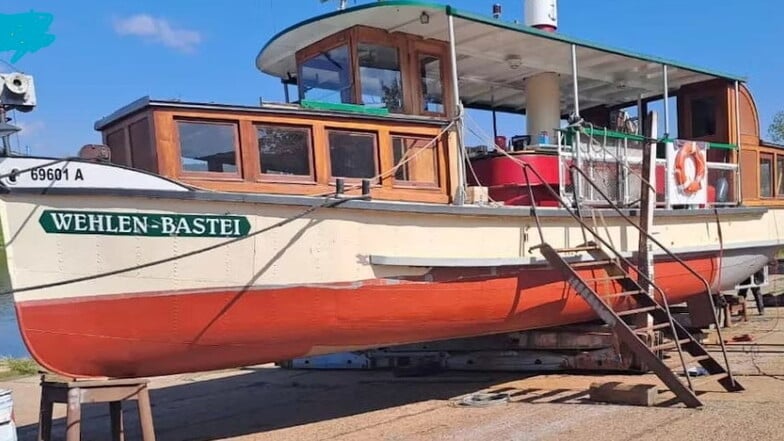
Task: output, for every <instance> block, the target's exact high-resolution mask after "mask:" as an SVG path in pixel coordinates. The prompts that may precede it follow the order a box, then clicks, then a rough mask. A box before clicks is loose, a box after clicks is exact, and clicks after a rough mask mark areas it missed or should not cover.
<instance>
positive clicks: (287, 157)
mask: <svg viewBox="0 0 784 441" xmlns="http://www.w3.org/2000/svg"><path fill="white" fill-rule="evenodd" d="M256 132H257V135H258V139H259V161H260V162H261V173H263V174H272V175H291V176H310V175H311V159H310V129H307V128H299V127H281V126H256Z"/></svg>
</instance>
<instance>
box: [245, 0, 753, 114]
mask: <svg viewBox="0 0 784 441" xmlns="http://www.w3.org/2000/svg"><path fill="white" fill-rule="evenodd" d="M423 12H425V13H427V15H428V16H429V21H428V22H427V23H426V24H423V23H422V22H421V21H420V16H421V14H422V13H423ZM450 15H451V16H453V17H454V23H455V40H456V49H457V70H458V74H459V78H460V82H459V87H460V98H461V100H462V101H463V104H465V105H466V106H467V107H479V108H496V109H499V110H505V111H512V112H524V111H525V107H526V102H525V93H524V92H525V87H526V79H527V78H528V77H531V76H533V75H535V74H538V73H541V72H555V73H558V74H560V76H561V101H562V105H561V108H562V110H563V113H564V114H567V113H569V112H571V111H572V110H573V109H572V107H573V106H572V103H573V101H574V98H573V95H574V93H573V86H572V59H571V45H572V44H574V45H575V46H576V53H577V67H578V85H579V94H580V107H581V108H588V107H593V106H596V105H602V104H605V105H617V104H625V103H631V102H634V101H636V100H637V99H638V97H639V96H640V95H642V97H643V99H645V98H650V97H656V96H660V95H661V94H662V93H663V69H662V65H667V66H668V81H669V89H670V90H669V92H670V93H673V92H675V91H677V90H678V89H680V88H681V87H682V86H685V85H688V84H693V83H699V82H703V81H707V80H711V79H724V80H727V81H740V82H743V81H745V79H744V78H742V77H739V76H735V75H729V74H723V73H720V72H715V71H711V70H708V69H703V68H699V67H695V66H690V65H687V64H684V63H679V62H675V61H671V60H665V59H661V58H658V57H652V56H646V55H642V54H637V53H633V52H629V51H626V50H622V49H616V48H610V47H606V46H602V45H598V44H594V43H589V42H586V41H582V40H579V39H574V38H571V37H567V36H564V35H563V34H560V33H551V32H544V31H540V30H538V29H535V28H532V27H528V26H524V25H520V24H515V23H509V22H505V21H502V20H499V19H494V18H492V17H485V16H481V15H477V14H474V13H469V12H464V11H460V10H457V9H455V8H453V7H451V6H446V5H439V4H433V3H425V2H421V1H411V0H387V1H383V2H373V3H368V4H364V5H360V6H356V7H353V8H349V9H346V10H343V11H337V12H333V13H329V14H325V15H321V16H318V17H315V18H312V19H309V20H306V21H304V22H302V23H299V24H296V25H294V26H291V27H289V28H288V29H285V30H284V31H282V32H280V33H279V34H277V35H276V36H274V37H273V38H272V39H271V40H270V41H269V42H268V43H267V45H266V46H264V48H262V50H261V51H260V52H259V55H258V56H257V58H256V66H257V67H258V69H259V70H261V71H262V72H264V73H267V74H270V75H273V76H277V77H279V78H284V79H285V78H288V77H289V76H296V73H297V66H296V61H295V53H296V52H297V51H298V50H300V49H302V48H304V47H307V46H310V45H311V44H313V43H315V42H317V41H319V40H321V39H323V38H325V37H327V36H329V35H332V34H334V33H336V32H339V31H342V30H345V29H348V28H350V27H352V26H355V25H360V24H361V25H365V26H370V27H374V28H379V29H384V30H387V31H389V32H404V33H407V34H412V35H417V36H420V37H423V38H428V39H436V40H442V41H449V33H448V17H449V16H450ZM510 58H517V59H519V60H520V65H519V67H517V68H513V64H514V63H510V62H509V59H510Z"/></svg>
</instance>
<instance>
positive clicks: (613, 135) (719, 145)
mask: <svg viewBox="0 0 784 441" xmlns="http://www.w3.org/2000/svg"><path fill="white" fill-rule="evenodd" d="M580 131H581V132H582V133H584V134H586V135H589V136H593V137H594V138H595V139H596V138H603V137H607V138H609V139H628V140H630V141H639V142H644V141H647V140H648V139H647V138H646V137H644V136H642V135H636V134H633V133H623V132H617V131H614V130H609V129H604V128H595V127H594V128H591V127H583V128H582V129H581V130H580ZM565 132H566V133H567V135H570V134H571V132H572V130H568V129H567V130H565ZM657 141H658V142H674V141H675V139H673V138H663V139H659V140H657ZM708 146H709V147H710V148H712V149H727V150H737V148H738V146H737V145H736V144H727V143H724V142H708Z"/></svg>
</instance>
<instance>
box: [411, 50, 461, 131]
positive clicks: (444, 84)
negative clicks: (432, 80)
mask: <svg viewBox="0 0 784 441" xmlns="http://www.w3.org/2000/svg"><path fill="white" fill-rule="evenodd" d="M447 52H448V51H447V45H446V44H445V43H441V44H438V43H435V42H430V41H412V42H411V43H410V45H409V52H408V53H409V54H410V56H411V57H412V60H411V66H412V75H411V78H409V80H410V81H413V82H414V84H413V85H412V89H413V91H414V92H415V94H414V95H415V96H416V98H415V99H414V102H415V104H416V109H417V111H416V114H417V115H426V116H433V117H441V118H444V117H446V116H447V115H448V114H449V103H450V102H451V99H452V89H451V79H450V78H449V72H450V70H449V69H448V63H449V58H448V57H447ZM423 55H429V56H431V57H436V58H438V60H439V61H440V63H441V100H442V101H443V106H444V111H443V112H429V111H426V110H424V101H423V100H422V82H421V81H420V77H419V59H420V57H421V56H423Z"/></svg>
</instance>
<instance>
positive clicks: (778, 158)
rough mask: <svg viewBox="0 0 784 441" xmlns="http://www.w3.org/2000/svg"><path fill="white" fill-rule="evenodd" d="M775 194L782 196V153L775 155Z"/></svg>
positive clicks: (783, 189)
mask: <svg viewBox="0 0 784 441" xmlns="http://www.w3.org/2000/svg"><path fill="white" fill-rule="evenodd" d="M776 196H777V197H780V198H781V197H784V155H776Z"/></svg>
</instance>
